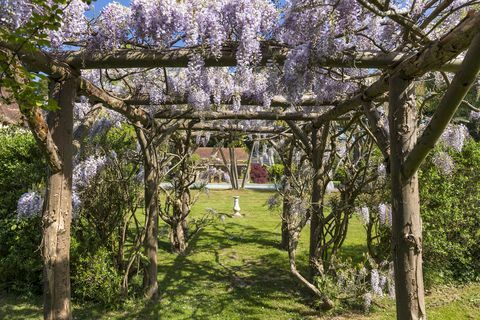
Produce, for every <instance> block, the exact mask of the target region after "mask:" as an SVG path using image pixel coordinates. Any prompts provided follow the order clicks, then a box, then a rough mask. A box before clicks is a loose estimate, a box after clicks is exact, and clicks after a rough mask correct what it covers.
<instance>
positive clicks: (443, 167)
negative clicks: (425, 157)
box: [432, 151, 455, 175]
mask: <svg viewBox="0 0 480 320" xmlns="http://www.w3.org/2000/svg"><path fill="white" fill-rule="evenodd" d="M432 163H433V165H434V166H435V167H437V168H438V170H440V171H441V172H443V173H444V174H445V175H451V174H452V173H453V170H454V169H455V161H454V160H453V158H452V157H451V156H450V155H449V154H448V153H447V152H445V151H440V152H437V153H435V154H434V155H433V157H432Z"/></svg>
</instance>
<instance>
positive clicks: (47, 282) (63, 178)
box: [42, 79, 77, 320]
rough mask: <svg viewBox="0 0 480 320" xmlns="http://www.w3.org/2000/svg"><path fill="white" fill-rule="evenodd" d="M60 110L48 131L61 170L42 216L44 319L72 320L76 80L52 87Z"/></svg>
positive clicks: (54, 176) (51, 118) (51, 184)
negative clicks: (57, 155) (71, 270)
mask: <svg viewBox="0 0 480 320" xmlns="http://www.w3.org/2000/svg"><path fill="white" fill-rule="evenodd" d="M50 90H51V95H52V96H53V97H54V98H55V99H56V100H57V102H58V105H59V109H58V110H57V111H54V112H51V113H50V114H49V118H48V127H49V130H50V132H51V134H52V140H53V142H54V144H55V147H56V148H57V150H58V154H59V156H60V158H61V160H62V163H63V166H62V168H61V170H60V171H58V172H56V173H53V174H50V175H49V177H48V180H47V194H46V201H45V206H44V211H43V216H42V223H43V242H42V244H43V245H42V257H43V283H44V309H43V310H44V318H45V319H47V320H58V319H72V314H71V309H70V225H71V221H72V154H73V144H72V135H73V104H74V101H75V96H76V92H77V79H67V80H65V81H64V82H62V83H53V84H52V85H51V89H50Z"/></svg>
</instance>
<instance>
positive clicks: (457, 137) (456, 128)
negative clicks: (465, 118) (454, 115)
mask: <svg viewBox="0 0 480 320" xmlns="http://www.w3.org/2000/svg"><path fill="white" fill-rule="evenodd" d="M468 136H469V134H468V129H467V127H465V126H464V125H463V124H460V125H452V126H449V127H447V128H446V129H445V131H444V132H443V134H442V136H441V141H442V142H443V144H445V145H446V146H448V147H451V148H453V149H454V150H455V151H457V152H460V151H462V149H463V145H464V144H465V140H466V139H467V138H468Z"/></svg>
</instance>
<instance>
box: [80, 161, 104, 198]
mask: <svg viewBox="0 0 480 320" xmlns="http://www.w3.org/2000/svg"><path fill="white" fill-rule="evenodd" d="M106 164H107V158H106V157H104V156H101V157H95V156H90V157H88V158H87V159H85V160H84V161H82V162H80V163H79V164H78V165H76V166H75V168H74V169H73V189H74V190H75V191H76V190H81V189H84V188H87V187H88V186H89V185H90V183H91V180H92V179H93V178H94V177H95V176H96V175H97V174H98V173H100V171H101V170H102V169H103V168H104V167H105V165H106Z"/></svg>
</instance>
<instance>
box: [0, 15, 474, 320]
mask: <svg viewBox="0 0 480 320" xmlns="http://www.w3.org/2000/svg"><path fill="white" fill-rule="evenodd" d="M402 21H403V20H402ZM402 23H403V22H402ZM478 30H480V13H478V12H472V13H470V14H469V15H468V16H467V17H465V18H464V19H463V20H462V21H461V22H460V23H459V24H458V25H457V26H455V27H454V28H453V29H452V30H451V31H450V32H448V33H446V34H445V35H444V36H443V37H441V38H440V39H439V40H436V41H432V42H425V43H424V44H423V46H422V47H420V48H419V49H416V50H413V51H412V52H411V53H404V52H394V53H389V54H385V53H378V52H363V53H358V52H351V54H348V53H347V54H345V53H343V54H341V55H334V56H331V57H327V58H326V57H318V58H317V59H315V63H316V64H317V65H318V66H322V67H336V68H351V67H355V68H365V69H380V70H382V72H381V74H380V75H379V76H376V77H375V80H374V81H373V82H372V83H371V84H370V85H368V86H366V87H365V88H362V89H361V90H360V91H358V92H356V93H355V94H354V95H353V96H351V97H349V98H347V99H344V100H339V101H324V102H318V101H316V100H315V99H314V98H313V97H312V96H308V95H306V96H304V97H302V99H301V101H300V102H299V103H297V104H296V105H295V106H294V107H297V108H301V107H311V108H312V110H314V111H312V112H305V111H285V110H284V108H289V107H291V106H292V103H291V102H290V101H289V100H288V98H286V97H283V96H274V97H273V98H272V100H271V107H272V108H274V109H273V111H237V112H233V111H221V110H220V109H222V105H223V104H222V105H218V106H217V107H219V111H197V110H195V109H193V108H191V107H190V106H189V105H188V101H186V100H185V99H183V98H182V99H177V98H167V100H166V101H165V103H162V104H161V105H160V106H159V110H158V111H157V112H155V113H153V114H150V113H149V112H148V111H146V110H145V109H144V108H142V106H144V105H153V104H155V103H154V102H152V101H151V99H150V98H149V97H148V96H143V95H142V96H136V97H118V96H115V95H114V94H112V93H110V92H108V91H106V90H104V89H102V88H100V87H99V86H97V85H95V84H94V83H92V82H91V81H89V80H88V79H86V78H84V77H82V76H81V72H80V70H82V69H109V68H112V69H113V68H121V69H127V68H160V67H171V68H185V67H187V64H188V62H189V59H190V57H191V55H192V53H193V51H192V49H188V48H178V49H168V50H153V49H121V50H116V51H113V52H111V53H100V52H87V51H86V50H80V51H73V52H65V53H62V55H60V56H58V55H57V56H53V55H51V54H49V53H46V52H42V51H35V52H32V51H29V50H24V49H22V48H20V49H19V48H18V47H16V45H15V44H12V43H9V42H7V41H5V40H0V47H1V48H4V49H7V50H10V51H12V52H16V54H17V56H18V59H19V61H20V62H21V63H22V64H24V65H26V66H27V68H28V69H29V70H30V71H33V72H41V73H44V74H47V75H48V76H49V77H50V79H52V80H54V81H56V83H55V85H54V86H53V87H52V93H53V95H54V96H55V97H56V99H57V101H58V105H59V106H60V107H61V108H60V109H59V110H58V111H56V112H54V113H53V119H52V121H48V122H47V121H45V119H43V116H42V114H41V112H40V111H39V110H38V109H34V112H31V113H25V116H26V117H27V119H28V123H29V126H30V128H31V130H32V132H33V133H34V135H35V137H36V139H37V141H39V143H40V144H41V145H42V147H43V149H44V150H45V152H46V154H47V158H48V162H49V164H50V168H51V174H50V176H49V179H48V189H49V193H48V208H47V211H46V217H44V219H47V220H48V219H49V220H51V221H52V223H50V224H49V225H48V226H47V227H46V228H45V230H44V256H45V264H46V266H47V267H46V268H47V269H46V270H47V280H46V281H47V283H48V286H47V288H48V289H49V294H50V295H51V296H52V297H55V299H60V300H61V297H64V298H67V297H68V296H69V292H66V291H65V290H64V289H58V288H57V287H56V286H55V283H59V282H62V281H66V280H65V277H68V276H69V269H68V248H69V241H70V240H69V238H70V218H68V212H69V211H70V209H69V206H70V205H69V203H71V201H70V200H71V184H70V185H69V181H70V179H71V176H72V155H73V144H72V139H73V137H72V126H73V116H72V109H73V105H74V103H75V101H76V99H77V96H78V95H85V96H88V97H89V99H90V101H91V103H100V104H102V105H103V106H104V107H106V108H109V109H111V110H114V111H116V112H118V113H120V114H122V115H123V116H125V118H126V119H128V121H129V122H131V123H132V124H134V125H135V126H136V127H137V128H141V129H143V130H138V132H139V135H140V137H141V139H140V140H141V141H140V142H141V145H142V151H143V154H144V162H145V172H146V174H145V190H146V192H145V203H146V209H147V210H150V212H151V213H152V214H149V215H148V219H149V221H148V223H147V236H146V244H147V245H146V246H147V248H148V249H147V254H148V258H149V262H150V265H149V274H150V275H156V274H157V261H156V259H157V240H156V239H157V232H158V230H157V228H158V227H157V226H156V225H155V223H154V222H155V219H156V216H155V210H156V209H155V208H154V199H155V197H156V195H155V192H156V191H155V190H156V189H157V186H156V185H155V179H154V178H155V170H156V164H155V157H154V155H153V152H152V147H154V145H155V144H157V143H161V141H164V139H166V138H167V137H168V135H169V134H171V133H172V132H174V131H175V130H197V131H202V130H203V131H232V132H242V131H243V132H249V131H251V132H257V133H265V134H280V133H286V132H288V134H289V135H294V136H296V137H297V138H298V139H299V140H300V141H301V142H302V144H303V145H304V148H305V149H306V150H307V152H309V153H310V155H311V157H312V159H313V160H312V163H313V167H314V169H315V170H317V172H318V173H319V175H321V173H323V171H322V164H321V153H322V150H324V149H325V145H324V144H323V145H322V143H320V142H319V141H322V137H324V136H325V134H326V133H327V132H328V126H329V123H330V122H332V121H337V120H350V119H352V117H351V115H352V113H357V114H358V113H361V114H364V115H365V116H366V117H367V119H368V123H369V130H370V132H371V134H372V135H373V136H374V138H375V141H376V142H377V144H378V147H379V148H380V150H381V151H382V153H383V155H384V156H385V158H386V159H387V161H389V162H390V166H391V167H390V176H391V181H392V198H393V211H394V217H395V218H394V223H393V229H392V232H393V240H392V241H393V247H394V262H395V278H396V282H397V297H396V300H397V310H398V312H397V313H398V317H399V319H410V318H413V317H411V315H410V313H412V314H413V313H414V314H416V315H417V316H418V315H420V317H418V318H419V319H420V318H421V316H422V315H424V314H425V306H424V301H423V278H422V261H421V259H422V258H421V252H422V234H421V223H420V210H419V198H418V181H417V175H416V172H417V169H418V167H419V165H420V164H421V163H422V161H423V160H424V158H425V157H426V155H427V153H428V152H429V151H430V150H431V149H432V148H433V146H434V144H435V142H436V141H437V140H438V139H439V137H440V135H441V133H442V132H443V130H444V129H445V127H446V126H447V124H448V123H449V121H450V120H451V118H452V117H453V115H454V113H455V111H456V110H457V108H458V106H459V105H460V103H461V102H462V100H463V98H464V97H465V95H466V93H467V92H468V90H469V89H470V87H471V85H472V84H473V82H474V81H475V79H476V76H477V74H478V70H479V69H480V59H479V58H478V57H479V56H480V34H479V32H478ZM236 49H237V48H236V44H235V43H231V44H227V45H225V46H224V47H223V49H222V51H221V56H220V57H218V56H208V55H207V56H205V57H204V61H205V66H210V67H234V66H236V65H237V61H236V56H235V52H236ZM466 49H468V52H467V53H466V55H465V57H464V58H460V57H459V55H460V54H461V53H462V52H463V51H465V50H466ZM261 51H262V60H261V61H260V62H259V65H265V64H267V63H268V62H271V61H274V62H276V63H279V64H282V63H283V62H284V61H285V59H286V56H287V55H288V53H289V49H288V48H285V47H281V46H278V45H274V44H270V43H268V42H264V43H262V46H261ZM430 71H445V72H455V76H454V78H453V80H452V81H451V83H450V85H449V87H448V89H447V91H446V92H445V94H444V95H443V97H442V99H441V101H440V103H439V104H438V107H437V109H436V111H435V114H434V116H433V117H432V119H431V121H430V122H429V124H428V126H427V128H426V129H425V131H424V132H423V133H422V134H421V136H420V137H419V138H418V140H417V138H416V132H417V128H416V114H415V109H414V102H412V101H414V100H413V99H414V93H413V91H412V85H411V84H412V81H415V80H417V79H419V78H420V77H422V76H423V75H424V74H426V73H427V72H430ZM385 101H388V102H389V130H387V129H386V128H385V127H384V126H383V125H382V124H381V123H380V122H379V115H378V114H377V113H376V112H375V108H374V107H375V104H376V103H383V102H385ZM230 103H231V102H230ZM228 104H229V102H226V103H225V105H228ZM241 104H242V105H248V106H261V105H262V102H261V101H256V100H255V99H253V98H251V97H241ZM171 105H176V106H179V105H182V106H184V108H183V109H182V110H178V109H172V108H170V106H171ZM157 119H159V120H161V119H168V120H194V121H195V122H196V123H186V122H175V123H174V124H172V125H171V126H169V127H165V126H158V125H157V124H156V120H157ZM220 119H222V120H271V121H276V120H281V121H284V122H285V123H286V124H287V125H288V127H287V126H284V127H278V128H272V127H268V126H261V127H258V128H256V129H252V130H249V129H248V128H246V129H239V128H238V127H235V126H232V127H231V128H228V127H227V128H223V127H218V126H215V125H212V124H209V121H211V120H220ZM304 124H307V127H308V130H310V131H309V134H306V133H305V130H304V128H302V126H303V125H304ZM155 130H158V132H157V133H160V138H158V137H157V138H155V139H156V140H155V143H154V144H152V143H151V142H152V141H150V140H149V139H150V137H149V135H148V132H150V131H155ZM388 131H389V132H390V136H389V134H388ZM315 187H317V188H320V186H319V185H316V184H314V188H315ZM317 191H318V190H317ZM313 192H315V190H314V191H313ZM59 194H61V197H62V199H60V201H58V199H56V197H57V196H58V195H59ZM315 200H317V206H318V200H319V199H314V198H313V197H312V203H315ZM313 210H321V209H320V208H315V205H314V208H313ZM319 219H320V218H319V217H315V216H312V221H311V228H312V230H315V228H317V227H318V226H319V223H320V221H319ZM313 234H314V232H312V238H311V242H315V241H317V240H316V239H315V238H313ZM59 255H64V256H59ZM56 259H65V260H66V263H61V264H59V263H54V262H55V261H56ZM302 281H303V280H302ZM307 285H308V284H307ZM62 290H63V291H62ZM312 290H317V291H318V289H312ZM157 292H158V284H157V279H156V276H151V277H150V278H149V283H148V292H147V295H148V296H155V295H157ZM318 295H319V296H320V297H321V298H322V299H323V300H324V301H325V302H328V301H327V300H328V298H326V296H325V295H324V294H323V293H321V292H318ZM52 303H53V304H55V303H58V302H57V300H55V301H53V302H52ZM407 313H408V315H407Z"/></svg>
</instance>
